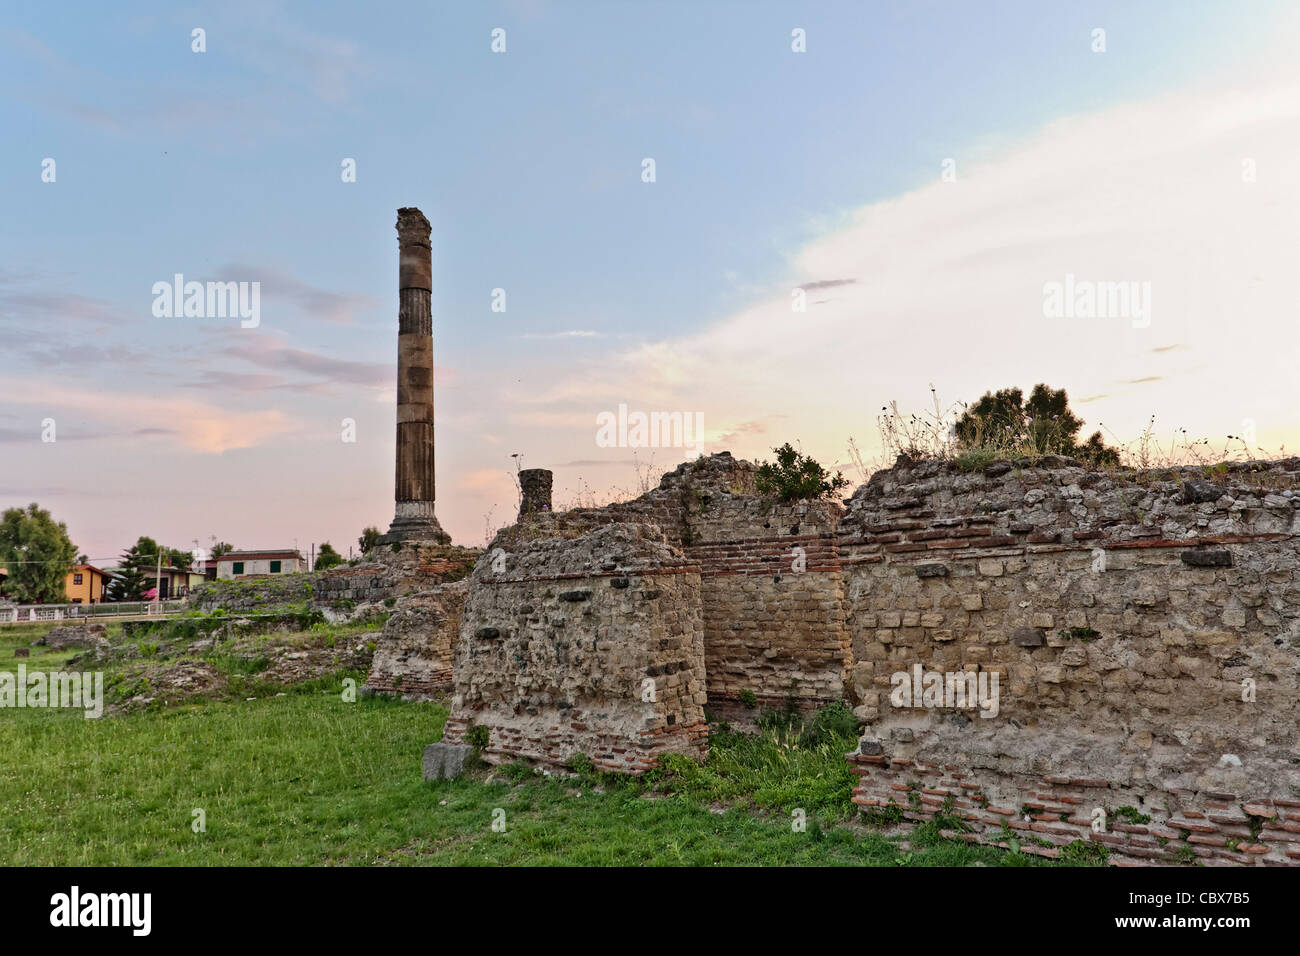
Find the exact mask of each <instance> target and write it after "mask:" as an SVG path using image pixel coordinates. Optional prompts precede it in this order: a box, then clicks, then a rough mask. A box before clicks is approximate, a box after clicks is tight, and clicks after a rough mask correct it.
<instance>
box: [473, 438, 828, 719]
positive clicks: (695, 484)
mask: <svg viewBox="0 0 1300 956" xmlns="http://www.w3.org/2000/svg"><path fill="white" fill-rule="evenodd" d="M755 470H756V469H755V466H754V465H753V464H752V463H750V462H747V461H742V460H738V459H736V458H733V457H732V456H731V455H730V454H729V453H727V452H723V453H720V454H717V455H711V456H708V457H703V458H699V459H696V460H694V461H691V462H687V463H684V464H682V465H680V466H679V467H678V468H677V469H675V470H674V471H672V472H669V473H668V474H666V475H664V476H663V479H662V480H661V482H660V484H659V485H658V487H656V488H654V489H653V490H651V491H649V492H648V493H647V494H645V495H642V496H641V497H639V498H636V499H634V500H632V501H626V502H620V503H617V504H613V505H609V506H607V507H604V508H590V509H575V510H572V511H567V512H560V513H556V514H551V513H546V514H530V515H528V516H526V517H525V519H524V520H522V521H521V522H520V524H518V525H516V526H514V527H512V528H509V529H506V530H505V531H504V532H503V533H502V535H501V536H500V537H499V538H498V539H497V541H496V542H494V543H493V546H492V547H493V548H500V549H501V550H502V552H503V553H510V552H511V551H512V550H513V549H515V548H517V547H519V546H520V544H521V543H524V542H527V541H530V540H537V539H540V538H547V537H567V538H571V539H577V538H580V537H581V536H582V535H584V534H587V533H590V532H591V531H592V530H593V529H595V528H599V527H601V526H603V525H606V524H609V523H613V522H635V523H642V524H653V525H655V526H656V527H658V528H660V529H661V530H662V532H663V533H664V535H665V537H666V538H667V540H668V541H669V542H671V543H672V544H673V545H674V546H675V547H679V548H681V549H682V550H683V552H684V554H685V556H686V557H687V559H688V560H689V561H690V562H691V563H692V564H695V565H698V566H699V569H700V576H701V591H700V600H701V605H702V607H701V614H702V621H703V627H704V648H705V662H706V673H707V675H708V703H709V709H710V712H711V713H713V714H715V715H716V716H721V717H725V718H727V719H729V720H742V721H743V720H744V719H745V718H747V717H748V718H752V717H753V716H754V715H756V714H757V713H759V712H760V711H761V710H763V709H786V708H788V707H794V708H795V709H798V710H800V711H803V712H807V711H811V710H815V709H817V708H818V707H821V706H824V705H825V704H827V703H829V702H831V701H833V700H840V699H843V698H844V697H845V694H846V688H847V687H848V685H849V683H850V679H851V673H852V669H851V658H850V638H849V633H848V629H847V627H846V625H845V618H846V616H847V609H846V607H845V606H844V598H845V595H844V589H843V582H842V576H841V573H840V564H839V558H838V546H837V541H836V528H837V525H838V522H839V519H840V516H841V514H842V511H843V509H842V508H841V507H840V506H839V505H838V504H835V503H832V502H796V503H793V504H780V503H774V502H771V501H767V500H764V499H762V498H760V497H759V496H758V495H757V493H756V492H755V490H754V473H755ZM746 692H748V693H749V694H752V695H753V698H752V700H751V701H750V702H749V703H747V704H742V703H741V702H740V701H741V698H742V695H745V696H747V695H746Z"/></svg>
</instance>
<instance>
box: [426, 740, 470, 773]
mask: <svg viewBox="0 0 1300 956" xmlns="http://www.w3.org/2000/svg"><path fill="white" fill-rule="evenodd" d="M473 749H474V748H472V747H471V746H470V745H469V744H448V743H436V744H429V746H427V747H425V748H424V779H425V780H451V779H453V778H455V777H459V776H460V773H461V771H462V770H464V769H465V758H466V757H468V756H469V754H470V751H471V750H473Z"/></svg>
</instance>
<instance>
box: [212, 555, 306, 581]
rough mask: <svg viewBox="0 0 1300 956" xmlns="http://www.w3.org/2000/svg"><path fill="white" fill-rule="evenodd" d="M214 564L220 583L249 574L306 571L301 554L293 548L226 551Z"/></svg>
mask: <svg viewBox="0 0 1300 956" xmlns="http://www.w3.org/2000/svg"><path fill="white" fill-rule="evenodd" d="M216 563H217V578H218V579H219V580H222V581H228V580H230V579H231V578H242V577H245V576H247V575H250V574H292V573H294V572H295V571H306V570H307V562H306V560H305V559H304V558H303V556H302V552H301V551H297V550H295V549H293V548H288V549H285V550H283V551H227V552H226V553H225V554H223V555H220V556H218V557H217V558H216Z"/></svg>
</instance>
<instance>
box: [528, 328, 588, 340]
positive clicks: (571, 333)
mask: <svg viewBox="0 0 1300 956" xmlns="http://www.w3.org/2000/svg"><path fill="white" fill-rule="evenodd" d="M599 335H600V333H599V332H593V331H591V330H589V329H569V330H568V331H565V332H526V333H524V335H522V336H521V338H525V339H587V338H594V337H596V336H599Z"/></svg>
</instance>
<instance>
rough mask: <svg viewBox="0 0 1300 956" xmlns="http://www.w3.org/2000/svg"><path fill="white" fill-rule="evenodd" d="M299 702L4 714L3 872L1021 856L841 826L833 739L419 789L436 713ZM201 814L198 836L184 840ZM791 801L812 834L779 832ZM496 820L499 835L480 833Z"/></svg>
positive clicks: (898, 861) (729, 740) (309, 699)
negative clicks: (644, 774)
mask: <svg viewBox="0 0 1300 956" xmlns="http://www.w3.org/2000/svg"><path fill="white" fill-rule="evenodd" d="M296 690H297V691H298V692H297V693H291V694H289V695H288V696H285V697H278V698H270V699H264V700H257V701H201V702H195V703H191V704H187V705H184V706H182V707H179V708H175V707H174V708H170V709H166V710H161V711H156V712H140V713H132V714H124V715H120V716H115V717H106V718H103V719H101V720H86V719H84V718H83V717H81V716H79V715H77V714H74V713H70V712H65V711H28V710H22V711H5V712H0V819H3V820H4V821H5V826H4V827H3V828H0V864H4V865H20V864H31V865H139V864H160V865H176V864H181V865H279V864H287V865H291V864H306V865H319V864H399V865H400V864H419V865H473V864H512V865H688V866H718V865H793V864H804V865H878V866H894V865H908V866H923V865H936V866H964V865H971V864H975V863H981V864H984V865H1001V864H1008V865H1021V864H1023V863H1025V862H1027V861H1026V860H1025V858H1024V857H1023V856H1021V855H1018V854H1009V853H1005V852H1003V851H999V850H996V849H991V848H983V847H980V848H976V847H970V846H967V845H966V844H963V843H959V842H956V841H950V840H945V839H942V838H941V837H938V836H937V834H925V835H924V839H921V840H917V839H913V840H912V846H911V847H910V849H906V850H905V849H902V848H900V846H899V842H898V841H899V840H900V836H887V835H885V834H882V833H880V832H877V831H875V830H872V829H870V828H868V827H865V826H863V825H861V824H859V823H856V822H853V821H854V817H853V814H852V812H851V810H850V807H849V804H848V799H847V798H848V792H849V788H850V787H851V785H852V778H851V775H850V774H848V772H847V765H846V764H845V761H844V758H843V753H844V749H843V747H842V746H841V744H842V741H835V742H823V743H822V744H818V745H817V746H814V747H811V748H808V749H802V748H800V747H798V746H797V745H790V744H784V743H781V742H779V741H780V735H779V734H776V733H773V734H770V735H767V736H754V737H749V736H742V735H736V734H723V735H720V736H719V737H718V739H717V740H716V741H715V744H714V748H713V753H712V756H711V758H710V759H709V761H708V762H707V763H706V764H704V765H698V764H694V763H691V762H689V761H685V760H683V759H680V758H679V759H675V760H670V761H668V767H667V768H665V769H664V770H661V771H659V772H657V773H652V774H650V775H648V778H647V779H645V780H639V781H638V780H631V779H628V778H622V777H611V776H606V775H600V776H598V775H594V774H593V773H591V772H590V771H587V772H586V773H585V774H583V775H581V776H578V777H571V778H559V777H552V778H547V777H543V776H541V775H538V774H535V773H533V772H532V771H530V770H528V769H527V768H525V767H522V766H517V767H514V768H510V770H511V772H510V773H507V772H505V770H506V768H495V769H494V768H483V767H481V768H478V769H475V770H472V771H471V772H470V773H469V774H467V775H466V776H464V777H462V778H460V779H458V780H454V781H442V782H437V783H426V782H424V781H423V780H422V779H421V775H420V755H421V752H422V750H423V748H424V746H425V745H426V744H428V743H430V742H432V741H434V740H437V739H439V738H440V737H441V733H442V725H443V722H444V720H445V719H446V709H445V708H444V707H442V706H440V705H437V704H416V703H403V702H396V701H390V700H385V699H383V698H364V699H362V700H360V701H358V702H356V703H351V704H349V703H344V702H343V701H342V699H341V697H340V694H339V682H338V679H337V678H333V679H323V680H320V681H315V682H312V684H311V685H309V686H304V687H299V688H296ZM580 763H581V762H580ZM195 808H202V809H203V810H204V811H205V812H206V826H207V831H206V832H205V833H194V832H193V830H192V829H191V823H192V820H193V816H192V811H193V810H194V809H195ZM795 808H800V809H803V810H804V811H805V812H806V814H807V829H806V830H805V832H795V831H794V829H793V828H792V827H791V824H790V820H791V810H793V809H795ZM495 810H502V811H504V820H505V823H506V829H505V832H494V831H493V830H492V826H491V824H492V821H493V813H494V811H495ZM1035 862H1036V861H1035Z"/></svg>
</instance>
